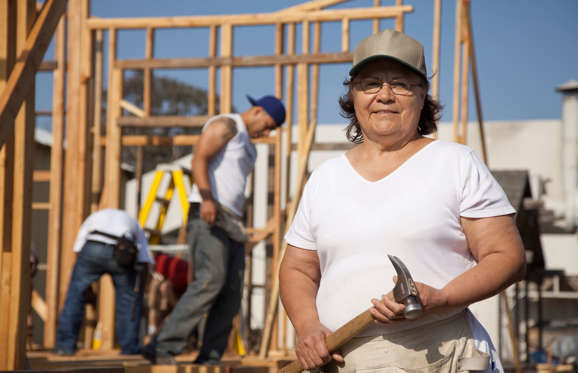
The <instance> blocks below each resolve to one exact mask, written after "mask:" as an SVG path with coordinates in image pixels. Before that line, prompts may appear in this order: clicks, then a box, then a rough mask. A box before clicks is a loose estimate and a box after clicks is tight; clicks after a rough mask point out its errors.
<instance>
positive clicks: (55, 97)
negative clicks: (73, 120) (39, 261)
mask: <svg viewBox="0 0 578 373" xmlns="http://www.w3.org/2000/svg"><path fill="white" fill-rule="evenodd" d="M65 47H66V17H62V18H61V19H60V22H59V24H58V27H57V29H56V35H55V40H54V56H55V58H56V62H57V67H56V69H55V70H54V73H53V90H52V108H53V109H52V147H51V149H50V197H49V198H50V206H51V208H50V212H49V214H48V224H49V229H48V243H47V269H46V305H47V315H46V322H45V323H44V347H45V348H53V347H54V343H55V342H56V320H57V317H58V304H59V281H58V278H59V272H60V250H61V233H62V199H63V195H62V181H63V157H64V146H63V139H64V91H65V87H64V85H65V74H66V72H65V64H66V49H65Z"/></svg>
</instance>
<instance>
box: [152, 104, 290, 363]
mask: <svg viewBox="0 0 578 373" xmlns="http://www.w3.org/2000/svg"><path fill="white" fill-rule="evenodd" d="M247 97H248V99H249V102H250V103H251V105H252V106H251V108H249V109H248V110H246V111H245V112H243V113H241V114H223V115H218V116H216V117H213V118H211V119H210V120H209V121H208V122H207V123H206V124H205V126H204V127H203V132H202V134H201V137H200V139H199V142H198V143H197V145H196V147H195V151H194V155H193V162H192V166H193V178H194V181H195V184H194V186H193V189H192V191H191V194H190V196H189V201H190V203H191V205H190V208H189V218H188V234H187V236H188V243H189V247H190V250H191V257H192V258H193V265H194V270H193V273H194V277H195V278H194V281H192V282H191V283H190V284H189V285H188V287H187V290H186V291H185V293H184V294H183V295H182V297H181V298H180V300H179V302H178V303H177V305H176V306H175V308H174V309H173V311H172V312H171V314H170V315H169V317H168V319H167V320H166V321H165V324H164V325H163V327H162V329H161V331H160V332H159V334H158V336H157V337H156V338H155V339H154V340H153V341H152V342H151V343H149V344H148V345H146V346H145V347H144V348H143V356H144V357H145V358H147V359H149V360H151V361H152V362H153V363H158V364H167V363H169V364H170V363H174V359H173V356H174V355H178V354H179V353H181V351H182V350H183V348H184V347H185V346H186V345H187V342H188V340H189V338H190V336H191V334H192V333H193V331H194V330H195V328H196V327H197V326H198V324H199V322H200V321H201V319H203V318H204V317H205V315H208V318H207V322H206V327H205V331H204V333H203V341H202V347H201V350H200V352H199V356H198V357H197V359H196V360H195V363H197V364H207V365H209V364H210V365H216V364H218V363H219V361H220V359H221V356H222V355H223V352H224V351H225V348H226V347H227V341H228V337H229V333H230V331H231V329H232V325H233V318H234V317H235V315H236V314H237V312H238V311H239V308H240V305H241V291H242V288H243V272H244V269H245V248H244V245H243V244H244V242H245V241H246V239H247V237H246V235H245V234H244V228H243V226H242V223H241V217H242V215H243V208H244V204H245V194H244V193H245V186H246V183H247V179H248V176H249V174H250V173H251V172H252V171H253V167H254V165H255V159H256V156H257V152H256V149H255V145H254V144H253V142H252V140H253V139H257V138H260V137H266V136H268V135H269V132H270V131H272V130H274V129H275V128H277V127H279V126H280V125H281V124H283V122H284V121H285V108H284V106H283V103H282V102H281V101H280V100H279V99H277V98H276V97H274V96H264V97H261V98H260V99H258V100H255V99H253V98H252V97H250V96H247Z"/></svg>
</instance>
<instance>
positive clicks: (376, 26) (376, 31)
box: [373, 0, 381, 34]
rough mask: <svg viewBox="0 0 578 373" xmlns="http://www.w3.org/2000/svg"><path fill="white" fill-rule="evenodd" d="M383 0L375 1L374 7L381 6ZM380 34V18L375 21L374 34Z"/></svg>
mask: <svg viewBox="0 0 578 373" xmlns="http://www.w3.org/2000/svg"><path fill="white" fill-rule="evenodd" d="M380 3H381V0H373V6H375V7H378V6H380V5H381V4H380ZM378 32H379V18H376V19H374V20H373V33H374V34H377V33H378Z"/></svg>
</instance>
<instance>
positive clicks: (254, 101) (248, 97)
mask: <svg viewBox="0 0 578 373" xmlns="http://www.w3.org/2000/svg"><path fill="white" fill-rule="evenodd" d="M247 100H249V102H250V103H251V105H253V106H258V104H257V100H255V99H254V98H253V97H251V96H249V95H247Z"/></svg>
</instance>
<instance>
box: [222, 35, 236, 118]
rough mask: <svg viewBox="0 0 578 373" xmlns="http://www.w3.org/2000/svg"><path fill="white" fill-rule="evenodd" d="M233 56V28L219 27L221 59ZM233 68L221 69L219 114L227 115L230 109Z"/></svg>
mask: <svg viewBox="0 0 578 373" xmlns="http://www.w3.org/2000/svg"><path fill="white" fill-rule="evenodd" d="M232 55H233V26H232V25H231V24H224V25H222V26H221V57H230V56H232ZM232 90H233V68H232V67H231V66H230V65H225V66H223V67H221V97H220V98H221V105H220V112H221V114H224V113H229V112H230V111H231V108H232Z"/></svg>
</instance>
